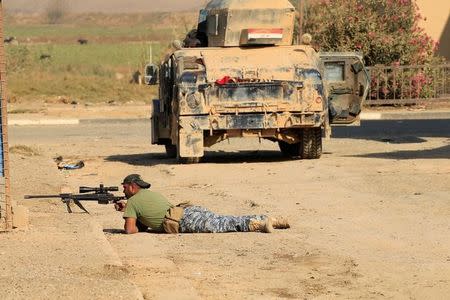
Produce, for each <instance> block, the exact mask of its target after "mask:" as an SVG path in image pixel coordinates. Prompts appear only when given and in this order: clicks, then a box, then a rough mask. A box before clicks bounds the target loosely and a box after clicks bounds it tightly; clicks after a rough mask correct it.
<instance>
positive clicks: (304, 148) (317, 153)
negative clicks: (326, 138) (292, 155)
mask: <svg viewBox="0 0 450 300" xmlns="http://www.w3.org/2000/svg"><path fill="white" fill-rule="evenodd" d="M301 140H302V142H301V149H300V150H301V157H302V158H303V159H318V158H320V157H321V156H322V129H321V128H320V127H318V128H317V127H315V128H305V129H303V133H302V135H301Z"/></svg>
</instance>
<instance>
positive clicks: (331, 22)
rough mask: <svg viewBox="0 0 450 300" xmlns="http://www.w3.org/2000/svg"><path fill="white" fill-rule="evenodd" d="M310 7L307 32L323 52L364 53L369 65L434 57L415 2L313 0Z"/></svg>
mask: <svg viewBox="0 0 450 300" xmlns="http://www.w3.org/2000/svg"><path fill="white" fill-rule="evenodd" d="M293 2H294V3H295V2H296V1H293ZM306 7H307V11H306V16H305V18H304V30H303V31H304V32H309V33H311V34H312V35H313V37H314V44H315V45H316V47H317V48H318V49H320V50H321V51H360V52H362V53H363V54H364V58H365V62H366V65H368V66H374V65H377V64H383V65H392V64H400V65H408V64H426V63H429V62H430V60H431V59H432V57H433V55H434V51H435V48H436V46H437V45H436V44H435V43H434V42H433V40H432V39H431V38H430V37H429V36H428V35H427V34H426V33H425V32H424V31H423V29H422V28H420V27H419V25H418V23H419V20H421V19H422V17H421V15H420V14H419V12H418V7H417V4H416V2H415V0H316V1H311V0H310V1H308V2H307V6H306Z"/></svg>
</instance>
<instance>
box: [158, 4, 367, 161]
mask: <svg viewBox="0 0 450 300" xmlns="http://www.w3.org/2000/svg"><path fill="white" fill-rule="evenodd" d="M294 22H295V8H294V7H293V6H292V5H291V4H290V2H289V1H288V0H245V1H244V0H212V1H210V2H209V3H208V4H207V6H206V8H205V9H202V10H201V11H200V15H199V22H198V26H197V29H196V30H193V31H191V32H190V33H189V34H188V35H187V37H186V39H185V40H184V42H183V43H181V42H178V43H177V44H176V45H175V47H176V48H177V49H176V50H175V51H174V52H173V53H171V54H170V55H168V56H167V57H166V59H165V60H164V61H163V62H162V64H161V65H160V66H159V76H158V77H159V78H158V81H159V99H157V100H154V101H153V113H152V143H153V144H158V145H164V146H165V147H166V152H167V154H168V156H170V157H176V158H177V159H178V161H179V162H183V163H195V162H198V161H199V159H200V158H201V157H202V156H203V155H204V148H205V147H209V146H212V145H214V144H216V143H218V142H220V141H223V140H225V139H228V138H233V137H259V138H264V139H268V140H271V141H273V142H278V144H279V147H280V150H281V152H282V153H283V154H284V155H285V156H287V157H292V158H303V159H316V158H319V157H320V156H321V154H322V137H323V136H330V133H331V129H330V126H331V125H354V124H359V114H360V112H361V106H362V102H363V100H364V99H365V97H366V95H367V92H368V75H367V73H366V71H365V68H364V65H363V62H362V57H361V56H360V55H358V54H355V53H317V52H316V51H315V50H314V49H313V48H312V47H311V46H310V45H308V41H306V42H305V43H304V44H302V45H292V44H293V36H294ZM305 40H307V39H305ZM150 69H151V70H150V71H149V72H150V73H152V74H156V72H155V69H156V67H154V68H153V67H152V68H150ZM152 78H153V81H152V82H154V83H156V79H155V78H154V76H152Z"/></svg>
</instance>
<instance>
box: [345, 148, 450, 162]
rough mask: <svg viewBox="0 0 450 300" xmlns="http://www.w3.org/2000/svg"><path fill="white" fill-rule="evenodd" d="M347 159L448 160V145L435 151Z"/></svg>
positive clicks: (400, 152) (368, 155)
mask: <svg viewBox="0 0 450 300" xmlns="http://www.w3.org/2000/svg"><path fill="white" fill-rule="evenodd" d="M347 157H365V158H383V159H450V145H447V146H443V147H440V148H436V149H427V150H410V151H395V152H383V153H370V154H363V155H351V156H347Z"/></svg>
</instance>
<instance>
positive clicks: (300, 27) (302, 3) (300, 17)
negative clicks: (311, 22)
mask: <svg viewBox="0 0 450 300" xmlns="http://www.w3.org/2000/svg"><path fill="white" fill-rule="evenodd" d="M304 13H305V0H299V1H298V37H297V41H298V44H300V42H301V40H302V35H303V18H304Z"/></svg>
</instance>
